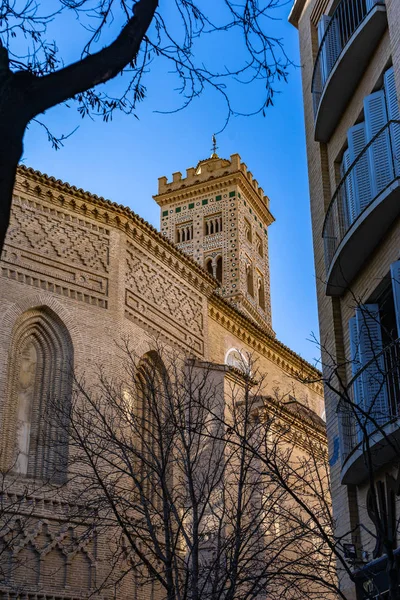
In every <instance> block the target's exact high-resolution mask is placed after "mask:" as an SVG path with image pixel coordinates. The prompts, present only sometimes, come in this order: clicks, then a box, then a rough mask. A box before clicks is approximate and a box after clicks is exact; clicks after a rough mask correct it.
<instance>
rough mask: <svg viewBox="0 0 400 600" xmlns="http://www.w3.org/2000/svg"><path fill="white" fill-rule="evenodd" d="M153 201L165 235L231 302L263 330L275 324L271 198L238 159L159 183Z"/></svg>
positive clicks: (209, 162) (215, 160)
mask: <svg viewBox="0 0 400 600" xmlns="http://www.w3.org/2000/svg"><path fill="white" fill-rule="evenodd" d="M158 181H159V185H158V194H157V195H156V196H154V199H155V200H156V202H157V204H158V205H159V206H160V208H161V232H162V234H163V235H164V236H165V237H167V238H168V239H169V240H170V241H171V242H173V243H174V244H176V245H177V246H178V247H179V248H180V249H181V250H183V251H184V252H185V253H186V254H189V255H190V256H191V257H192V258H193V259H194V260H196V261H197V262H198V263H200V264H201V265H202V266H203V267H204V268H205V269H206V270H207V271H208V272H209V273H210V274H211V275H213V276H214V277H215V278H216V279H218V281H219V282H220V285H221V294H222V295H223V296H224V297H225V298H228V299H230V300H231V301H232V302H233V303H234V304H235V305H236V306H237V307H238V308H239V309H240V310H241V311H242V312H244V313H245V314H246V315H247V316H249V317H250V318H251V319H252V320H253V321H255V322H256V323H257V324H258V325H260V326H261V327H263V328H264V329H266V330H267V331H268V332H269V333H273V330H272V322H271V300H270V277H269V261H268V226H269V225H271V223H273V221H274V218H273V216H272V214H271V213H270V210H269V198H268V197H267V196H265V195H264V191H263V190H262V189H261V188H260V187H259V185H258V183H257V181H256V180H255V179H253V176H252V174H251V173H250V171H248V170H247V167H246V165H245V164H244V163H243V162H241V160H240V156H239V155H238V154H233V155H232V156H231V157H230V160H226V159H223V158H219V156H218V155H217V154H216V153H215V152H214V153H213V154H212V156H211V158H209V159H206V160H202V161H200V162H199V163H198V165H197V167H195V168H193V167H191V168H189V169H187V170H186V177H185V178H182V174H181V173H179V172H178V173H174V174H173V176H172V181H171V182H168V180H167V178H166V177H160V178H159V180H158Z"/></svg>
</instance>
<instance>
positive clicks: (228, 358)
mask: <svg viewBox="0 0 400 600" xmlns="http://www.w3.org/2000/svg"><path fill="white" fill-rule="evenodd" d="M225 364H226V365H228V366H230V367H235V369H239V370H240V371H242V372H243V373H247V374H250V373H249V368H250V367H249V361H248V359H247V358H246V356H245V354H244V353H243V352H242V351H241V350H239V349H238V348H231V349H230V350H228V352H227V353H226V355H225Z"/></svg>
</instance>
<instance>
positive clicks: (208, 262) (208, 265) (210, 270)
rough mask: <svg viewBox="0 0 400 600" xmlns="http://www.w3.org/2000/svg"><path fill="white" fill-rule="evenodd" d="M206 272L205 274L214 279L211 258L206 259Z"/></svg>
mask: <svg viewBox="0 0 400 600" xmlns="http://www.w3.org/2000/svg"><path fill="white" fill-rule="evenodd" d="M206 271H207V273H209V275H211V276H212V277H214V272H213V264H212V258H208V259H207V260H206Z"/></svg>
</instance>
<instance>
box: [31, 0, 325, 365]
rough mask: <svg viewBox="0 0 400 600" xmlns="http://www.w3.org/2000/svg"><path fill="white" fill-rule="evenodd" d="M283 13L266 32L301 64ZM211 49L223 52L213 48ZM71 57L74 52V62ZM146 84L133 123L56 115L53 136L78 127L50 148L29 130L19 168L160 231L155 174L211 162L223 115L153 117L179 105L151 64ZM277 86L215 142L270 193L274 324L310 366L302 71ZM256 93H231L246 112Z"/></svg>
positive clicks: (204, 107)
mask: <svg viewBox="0 0 400 600" xmlns="http://www.w3.org/2000/svg"><path fill="white" fill-rule="evenodd" d="M289 9H290V5H289V4H288V5H286V6H284V7H283V8H282V9H281V10H280V11H279V13H276V14H275V17H278V16H279V17H280V19H281V20H280V21H271V28H273V31H274V34H275V35H279V36H280V37H282V38H283V39H284V41H285V48H286V51H287V53H288V54H289V56H290V58H291V59H292V60H293V62H294V63H296V64H299V62H300V59H299V54H298V37H297V31H296V30H295V29H294V28H293V27H292V26H291V25H289V24H288V23H287V16H288V13H289ZM68 29H69V28H68V27H67V28H66V27H64V28H63V29H60V31H58V32H56V35H57V36H58V39H59V41H60V43H61V44H62V43H63V42H65V43H66V41H67V39H69V40H70V39H71V38H70V37H69V33H68ZM221 44H222V46H223V41H221ZM66 47H67V46H66ZM209 51H210V53H213V52H214V53H218V52H219V51H220V49H219V48H216V47H215V46H214V47H211V48H210V50H209ZM73 56H74V55H73V52H71V60H72V59H73ZM232 57H233V58H235V55H234V53H233V52H232V51H230V58H232ZM68 60H69V56H68V52H67V56H66V61H67V62H68ZM146 84H147V89H148V95H147V99H146V100H145V101H144V102H143V103H141V104H140V105H139V107H138V110H137V115H138V117H139V119H135V118H134V117H129V116H125V115H122V114H119V115H115V116H114V118H113V121H112V122H111V123H108V124H103V123H102V122H101V121H91V120H90V119H83V120H82V119H81V118H80V117H79V115H78V114H77V112H76V110H75V109H73V108H70V109H68V108H65V107H56V108H54V109H52V110H51V111H49V112H48V113H47V114H46V115H45V122H46V124H47V125H48V126H49V127H50V128H51V130H52V131H53V132H54V133H58V134H59V133H68V132H70V131H72V130H73V129H74V128H75V127H77V126H78V129H77V131H76V132H75V133H74V134H73V135H72V136H71V137H70V138H69V139H68V140H67V141H66V142H65V146H64V148H62V149H61V150H59V151H57V152H56V151H54V150H53V149H52V148H51V145H50V144H49V142H48V141H47V137H46V134H45V132H44V130H42V129H41V128H40V127H39V126H38V125H36V124H31V125H30V127H29V130H28V131H27V133H26V136H25V144H24V154H23V159H22V160H23V162H24V164H26V165H27V166H31V167H33V168H35V169H38V170H40V171H42V172H45V173H47V174H50V175H53V176H55V177H58V178H60V179H62V180H65V181H68V182H70V183H71V184H74V185H76V186H78V187H82V188H84V189H86V190H89V191H91V192H94V193H96V194H98V195H101V196H104V197H105V198H109V199H111V200H113V201H115V202H118V203H121V204H124V205H127V206H129V207H130V208H132V209H133V210H134V211H135V212H137V213H139V214H140V215H141V216H142V217H144V218H145V219H146V220H147V221H149V222H150V223H152V224H153V225H154V226H156V227H157V228H158V227H159V208H158V206H157V205H156V203H155V202H154V200H153V199H152V195H153V194H155V193H156V192H157V179H158V177H160V176H163V175H166V176H167V177H168V178H170V177H171V174H172V173H173V172H174V171H181V172H182V173H185V170H186V168H188V167H191V166H195V165H196V164H197V162H198V161H199V160H201V159H204V158H206V157H207V156H209V154H210V148H211V136H212V134H213V132H214V131H218V130H220V129H221V128H222V127H223V124H224V119H225V114H226V113H225V107H224V105H223V103H222V100H221V98H219V97H218V96H217V95H216V94H215V93H212V92H206V93H205V94H204V95H203V96H202V97H200V98H199V99H197V100H196V101H195V102H194V103H193V104H192V105H191V106H190V107H189V108H187V109H185V110H184V111H181V112H177V113H173V114H158V113H157V112H155V111H157V110H163V108H164V107H173V106H178V105H179V98H178V97H177V95H176V92H175V91H174V87H175V84H176V82H175V81H174V79H173V77H172V76H171V75H170V74H169V73H168V72H167V71H166V69H165V68H163V67H159V66H158V65H157V64H155V65H154V68H153V69H152V70H151V72H150V73H149V75H148V77H147V80H146ZM280 90H281V93H280V94H279V95H277V96H276V98H275V105H274V106H273V107H270V108H268V109H267V111H266V116H265V117H262V116H260V115H259V116H254V117H237V118H233V119H232V120H231V121H230V123H229V125H228V127H227V128H226V129H225V130H224V131H223V133H221V134H220V135H219V136H218V147H219V148H218V153H219V155H220V156H223V157H227V158H228V157H229V156H230V155H231V154H233V153H235V152H238V153H239V154H240V155H241V157H242V160H243V161H244V162H246V164H247V166H248V168H249V169H250V170H251V171H252V173H253V175H254V176H255V177H256V179H257V180H258V181H259V183H260V185H261V186H262V187H263V189H264V191H265V193H266V194H267V195H268V196H269V197H270V200H271V204H270V207H271V211H272V213H273V215H274V216H275V218H276V222H275V223H274V224H273V225H272V226H271V227H270V229H269V231H270V238H269V243H270V264H271V295H272V319H273V327H274V329H275V331H276V333H277V337H278V338H279V339H280V340H281V341H283V342H284V343H285V344H287V345H288V346H290V347H291V348H292V349H293V350H295V351H296V352H298V353H299V354H301V355H302V356H303V357H304V358H306V359H307V360H309V361H311V362H314V359H315V357H317V356H318V354H319V353H318V349H317V348H316V346H315V344H314V343H312V342H310V341H307V339H308V338H310V334H311V332H314V333H315V334H317V335H318V321H317V311H316V296H315V276H314V265H313V256H312V241H311V226H310V214H309V198H308V181H307V164H306V154H305V138H304V122H303V106H302V92H301V71H300V68H292V69H291V70H290V73H289V80H288V83H287V84H282V85H281V86H280ZM256 91H257V89H254V88H252V87H250V86H239V85H233V86H232V90H231V95H232V94H233V96H232V97H233V101H234V102H236V101H237V103H238V105H247V106H249V105H251V102H252V100H253V95H254V94H255V92H256ZM246 103H247V104H246Z"/></svg>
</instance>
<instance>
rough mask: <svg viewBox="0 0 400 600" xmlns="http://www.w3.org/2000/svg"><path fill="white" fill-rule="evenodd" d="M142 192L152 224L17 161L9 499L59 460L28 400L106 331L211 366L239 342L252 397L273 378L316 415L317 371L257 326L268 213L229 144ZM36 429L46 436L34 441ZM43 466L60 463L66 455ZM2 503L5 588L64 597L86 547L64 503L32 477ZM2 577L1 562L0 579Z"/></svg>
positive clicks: (0, 296)
mask: <svg viewBox="0 0 400 600" xmlns="http://www.w3.org/2000/svg"><path fill="white" fill-rule="evenodd" d="M155 200H156V202H157V203H158V204H159V206H160V211H161V217H160V221H161V227H160V229H161V231H160V232H158V231H156V230H155V229H154V228H153V227H152V226H151V225H149V224H148V223H146V222H145V221H144V220H143V219H142V218H140V217H139V216H138V215H136V214H134V213H133V212H132V211H131V210H130V209H128V208H126V207H123V206H120V205H117V204H115V203H113V202H110V201H108V200H104V199H103V198H99V197H97V196H95V195H93V194H90V193H88V192H85V191H83V190H81V189H77V188H75V187H73V186H70V185H69V184H66V183H63V182H61V181H59V180H57V179H55V178H54V177H49V176H46V175H43V174H41V173H39V172H37V171H34V170H32V169H30V168H26V167H23V166H22V167H20V168H19V170H18V176H17V182H16V186H15V191H14V200H13V210H12V220H11V224H10V227H9V231H8V235H7V239H6V245H5V248H4V251H3V254H2V257H1V262H0V275H1V279H0V281H1V284H0V398H1V403H0V427H1V444H2V447H1V453H0V462H1V465H0V466H1V469H2V472H8V470H10V471H12V472H13V473H14V474H15V477H14V484H13V486H14V487H13V489H10V490H8V491H6V494H5V496H6V497H7V498H9V500H8V501H9V502H11V498H14V497H15V495H18V493H22V492H21V490H23V489H24V486H25V487H26V485H28V483H27V482H30V481H40V480H45V479H46V469H47V468H48V465H49V464H52V461H53V462H54V461H55V460H60V458H59V455H58V454H57V452H54V457H52V456H51V450H49V448H51V447H54V448H56V447H57V444H58V443H60V439H59V435H58V433H57V431H56V430H55V428H54V427H53V428H52V427H51V426H48V425H46V428H47V429H46V431H44V429H43V428H44V427H45V426H44V425H43V418H42V416H41V411H42V410H44V408H43V406H44V403H45V398H46V397H47V396H48V395H49V394H50V393H52V392H54V390H57V393H58V394H60V395H66V394H68V393H69V391H70V386H71V382H70V381H69V379H68V377H67V376H65V375H63V373H64V372H65V371H64V370H63V368H62V365H65V364H71V365H72V366H73V367H74V368H75V370H76V371H78V372H79V373H85V377H87V378H88V379H89V380H90V378H91V377H92V376H93V375H92V374H93V373H94V371H95V369H96V368H97V367H98V366H99V365H107V368H108V369H109V370H110V372H113V371H115V372H118V368H119V364H118V360H119V359H118V353H117V352H116V351H115V348H116V346H115V344H116V343H118V341H119V340H121V339H122V338H126V337H128V338H129V339H131V340H133V341H134V346H135V353H136V354H137V355H138V356H144V355H146V353H148V352H149V351H150V350H151V349H152V345H153V342H154V339H155V337H156V338H157V339H159V340H161V341H162V342H163V343H164V344H166V345H167V346H169V347H174V348H177V349H179V351H181V352H183V353H185V354H187V355H188V356H191V357H194V358H196V359H198V360H201V361H206V362H207V363H211V364H215V365H230V366H233V367H235V366H237V365H238V361H240V359H241V358H242V357H243V356H246V353H250V354H252V355H253V356H254V357H255V358H256V359H257V361H258V368H259V369H260V371H262V373H263V374H265V382H264V384H263V385H264V387H265V389H263V390H262V394H263V396H265V397H268V396H270V397H272V396H274V397H275V398H276V396H277V390H278V393H279V396H281V397H284V396H288V395H290V397H293V398H294V399H295V400H296V401H297V402H299V403H300V404H301V405H303V406H304V407H306V408H307V410H308V411H309V412H310V413H312V414H316V415H318V416H319V417H321V416H322V414H323V410H324V407H323V397H322V388H321V384H320V383H319V381H318V380H319V373H318V372H317V371H316V370H315V369H314V368H313V367H312V366H311V365H309V364H308V363H307V362H305V361H304V360H303V359H302V358H300V357H299V356H298V355H297V354H295V353H294V352H293V351H292V350H290V349H289V348H288V347H286V346H285V345H284V344H282V343H281V342H279V340H277V338H276V336H275V334H274V332H273V329H272V319H271V306H270V280H269V262H268V227H269V225H270V224H271V223H272V222H273V220H274V219H273V217H272V214H271V212H270V207H269V199H268V198H267V197H266V196H265V195H264V192H263V190H262V189H261V188H260V187H259V185H258V183H257V181H255V179H254V178H253V176H252V174H251V173H250V172H249V171H248V169H247V167H246V165H245V164H244V163H243V162H242V161H241V159H240V157H239V156H238V155H233V156H231V157H230V159H229V160H225V159H221V158H219V157H218V156H216V155H213V156H212V157H211V158H210V159H208V160H204V161H201V162H200V163H199V164H198V165H197V167H196V168H190V169H188V171H187V174H186V177H185V178H182V175H181V174H180V173H175V174H174V175H173V177H172V181H171V182H168V180H167V178H165V177H162V178H160V180H159V189H158V193H157V195H156V196H155ZM298 374H301V375H302V379H303V380H309V381H310V383H301V382H300V380H299V377H298ZM300 421H301V417H300ZM317 429H318V428H317ZM317 429H316V433H315V435H316V436H317V435H319V436H321V435H323V434H322V433H321V428H319V429H318V431H317ZM44 437H46V438H47V441H48V440H50V441H51V444H50V445H49V443H47V444H46V447H45V446H44V445H41V441H40V440H41V439H42V438H44ZM49 452H50V454H49ZM46 453H47V454H46ZM56 457H57V458H56ZM57 472H58V473H60V478H61V479H62V478H63V477H68V463H67V460H65V464H64V463H62V464H60V466H59V469H58V470H57ZM18 490H20V491H18ZM18 510H21V511H22V512H21V514H22V517H21V519H18V518H14V519H13V520H12V524H11V522H10V527H9V535H15V539H17V540H18V543H16V544H14V546H13V547H14V551H15V553H17V554H18V555H19V556H18V559H19V565H20V566H19V567H18V569H19V570H17V571H15V573H13V575H12V577H13V578H14V583H13V585H14V588H13V589H17V588H18V585H20V586H22V587H20V589H21V590H22V589H24V593H26V594H27V596H26V597H29V598H33V597H35V594H37V593H38V592H39V591H40V593H41V594H42V597H44V598H46V597H48V596H51V597H52V598H54V597H57V598H61V597H62V598H71V599H72V598H75V597H80V595H81V594H85V593H89V592H90V591H91V590H93V589H94V587H95V579H96V571H98V570H99V569H101V561H102V552H101V545H100V544H98V543H96V542H95V541H94V539H87V541H86V542H85V544H83V543H79V544H78V543H74V533H73V531H72V529H71V528H68V522H67V518H66V517H65V515H66V514H68V507H66V506H60V502H59V501H58V500H57V499H56V498H55V497H54V498H53V496H52V494H50V493H49V491H48V490H47V489H45V488H43V490H40V487H39V488H37V487H36V492H35V493H34V494H33V495H32V497H30V500H29V502H28V505H27V506H25V508H24V509H18ZM28 514H29V519H27V515H28ZM62 515H63V516H62ZM14 516H15V515H14ZM16 516H18V515H16ZM28 522H29V526H26V527H25V525H24V523H25V524H26V523H28ZM13 527H14V528H17V529H18V528H19V530H18V531H16V530H15V531H14V532H13ZM12 559H13V557H11V556H10V561H11V560H12ZM27 564H29V565H32V564H34V565H36V566H35V568H34V569H33V568H31V567H29V568H28V567H26V565H27ZM6 583H7V577H6V575H4V577H3V584H4V585H3V584H2V585H3V587H4V586H5V587H4V590H7V589H9V588H7V585H9V584H10V582H8V583H7V585H6ZM15 586H17V588H15ZM4 593H5V592H4Z"/></svg>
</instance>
